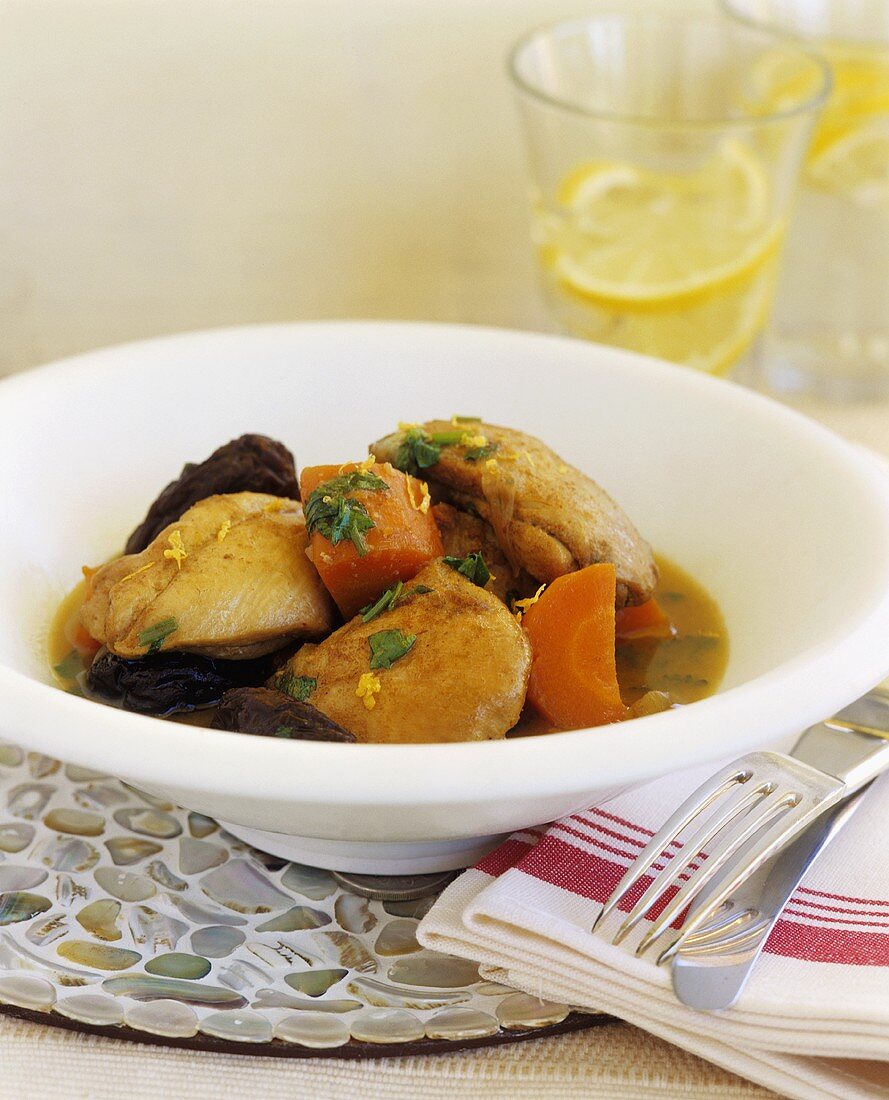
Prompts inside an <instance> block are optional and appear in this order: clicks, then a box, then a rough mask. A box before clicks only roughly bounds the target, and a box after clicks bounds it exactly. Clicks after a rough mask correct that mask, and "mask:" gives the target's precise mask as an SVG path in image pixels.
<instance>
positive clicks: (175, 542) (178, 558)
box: [164, 531, 188, 569]
mask: <svg viewBox="0 0 889 1100" xmlns="http://www.w3.org/2000/svg"><path fill="white" fill-rule="evenodd" d="M167 542H168V543H169V544H170V547H169V549H168V550H165V551H164V557H165V558H169V559H170V560H171V561H175V562H176V568H177V569H182V559H183V558H187V557H188V551H187V550H186V549H185V543H184V542H183V541H182V532H181V531H174V532H173V534H172V535H169V536H168V537H167Z"/></svg>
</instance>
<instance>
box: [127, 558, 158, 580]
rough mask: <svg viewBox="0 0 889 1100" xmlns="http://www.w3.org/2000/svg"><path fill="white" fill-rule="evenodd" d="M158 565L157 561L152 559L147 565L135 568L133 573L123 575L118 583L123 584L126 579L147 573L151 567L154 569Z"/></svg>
mask: <svg viewBox="0 0 889 1100" xmlns="http://www.w3.org/2000/svg"><path fill="white" fill-rule="evenodd" d="M156 565H157V562H156V561H150V562H148V564H147V565H140V566H139V568H138V569H134V570H133V572H132V573H127V575H126V576H125V577H121V578H120V580H119V581H118V582H117V583H118V584H123V582H124V581H128V580H129V579H130V578H131V577H138V576H139V574H140V573H146V572H148V570H149V569H154V567H155V566H156Z"/></svg>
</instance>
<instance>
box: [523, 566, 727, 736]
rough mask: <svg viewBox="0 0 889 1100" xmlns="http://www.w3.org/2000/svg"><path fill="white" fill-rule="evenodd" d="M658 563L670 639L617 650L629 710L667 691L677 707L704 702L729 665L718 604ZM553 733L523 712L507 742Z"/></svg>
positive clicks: (679, 571)
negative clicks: (652, 694) (653, 694)
mask: <svg viewBox="0 0 889 1100" xmlns="http://www.w3.org/2000/svg"><path fill="white" fill-rule="evenodd" d="M656 560H657V565H658V570H659V573H660V576H659V579H658V583H657V587H656V588H655V593H654V594H655V599H656V600H657V601H658V603H659V604H660V605H661V607H662V608H663V610H664V611H665V612H666V614H667V616H668V617H669V619H670V624H671V626H672V627H673V633H672V636H671V637H669V638H658V639H654V638H642V639H636V640H634V641H629V642H626V643H624V644H623V645H619V646H618V647H617V651H616V658H617V680H618V683H619V684H620V693H621V698H622V699H623V701H624V702H625V703H626V704H627V705H628V706H629V705H630V704H632V703H635V702H636V700H637V699H640V698H641V697H642V696H643V695H644V694H645V693H646V692H648V691H665V692H667V694H668V695H669V696H670V698H671V699H672V700H673V702H674V703H678V704H684V703H694V702H696V701H697V700H698V699H704V698H706V696H708V695H712V694H713V692H714V691H716V689H717V688H718V687H719V684H720V682H721V680H722V677H723V675H724V674H725V667H726V664H727V663H728V631H727V630H726V626H725V620H724V619H723V617H722V612H721V611H720V610H719V606H718V605H717V603H716V601H715V600H714V599H713V597H712V596H710V594H709V593H708V592H707V591H706V589H704V588H703V587H702V586H701V585H700V584H698V582H697V581H695V580H694V579H693V578H692V577H690V576H689V575H688V573H686V572H685V570H684V569H681V568H680V567H679V566H678V565H676V564H674V563H673V562H671V561H669V560H667V559H666V558H662V557H657V558H656ZM557 732H558V730H557V728H556V727H554V726H551V725H550V724H549V723H548V722H546V721H544V719H542V718H540V717H539V716H538V715H537V714H535V713H534V712H533V711H531V710H530V708H527V709H526V711H525V713H524V714H523V715H522V718H521V720H520V721H519V723H518V725H517V726H516V727H515V728H514V729H513V730H511V731H510V733H509V736H511V737H514V736H529V735H538V734H542V733H557Z"/></svg>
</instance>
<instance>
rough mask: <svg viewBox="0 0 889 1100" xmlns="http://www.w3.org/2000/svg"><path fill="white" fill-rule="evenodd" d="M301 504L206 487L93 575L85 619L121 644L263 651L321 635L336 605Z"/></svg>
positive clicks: (108, 640) (120, 648)
mask: <svg viewBox="0 0 889 1100" xmlns="http://www.w3.org/2000/svg"><path fill="white" fill-rule="evenodd" d="M307 546H308V536H307V534H306V525H305V520H304V519H303V513H302V506H301V505H300V504H298V503H297V502H296V501H292V500H286V499H284V498H282V497H275V496H269V495H267V494H265V493H231V494H227V495H221V496H212V497H207V498H206V499H205V500H202V501H200V502H199V503H197V504H195V505H193V506H192V507H191V508H189V509H188V511H187V512H185V513H184V515H182V516H181V517H180V518H179V519H178V520H177V521H176V522H175V523H171V524H170V525H169V526H168V527H165V528H164V529H163V530H162V531H161V532H160V534H159V535H158V536H157V537H156V538H155V539H154V540H153V541H152V542H151V543H150V544H149V545H148V546H147V547H146V548H145V549H144V550H143V551H142V552H141V553H139V554H128V555H126V556H125V557H122V558H117V559H116V560H115V561H112V562H109V563H108V564H107V565H105V566H103V567H102V568H101V569H99V570H98V572H96V573H95V574H93V576H92V577H91V578H90V583H89V587H88V594H87V598H86V599H85V601H84V604H83V607H82V608H81V612H80V618H81V622H82V623H83V625H84V627H85V628H86V629H87V630H88V631H89V633H90V634H91V635H92V636H93V637H94V638H96V639H97V640H98V641H100V642H102V643H104V644H105V645H106V646H107V647H108V649H109V650H111V652H112V653H116V654H118V655H119V656H121V657H128V658H133V657H143V656H145V654H146V653H149V652H157V650H158V649H161V648H163V649H165V650H168V649H175V650H188V651H190V652H192V653H203V654H205V655H206V656H208V657H224V658H243V657H258V656H261V655H262V654H264V653H271V652H273V651H274V650H276V649H280V648H281V647H282V646H284V645H286V644H287V643H288V642H289V641H292V640H294V639H301V638H319V637H323V636H324V635H325V634H327V633H328V632H329V631H330V630H331V629H332V628H333V625H334V622H335V618H334V610H333V605H332V603H331V600H330V597H329V595H328V594H327V590H326V589H325V588H324V585H323V584H322V583H321V578H320V577H319V576H318V573H317V571H316V570H315V567H314V566H313V565H312V563H311V562H310V561H309V560H308V558H307V557H306V548H307Z"/></svg>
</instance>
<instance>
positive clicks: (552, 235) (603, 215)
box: [541, 140, 783, 310]
mask: <svg viewBox="0 0 889 1100" xmlns="http://www.w3.org/2000/svg"><path fill="white" fill-rule="evenodd" d="M557 198H558V201H559V204H560V206H561V208H562V211H563V216H562V217H560V218H558V219H556V221H555V222H551V223H550V232H548V233H547V232H546V229H544V234H543V235H544V237H545V245H544V247H543V249H542V250H541V258H542V261H543V263H544V265H545V266H546V265H549V266H551V268H552V271H553V274H554V275H555V276H556V278H557V279H558V280H560V281H561V282H562V283H563V284H564V285H565V286H566V287H567V288H569V289H570V290H571V291H572V292H574V293H575V294H580V295H583V296H584V297H586V298H588V299H591V300H592V301H594V302H596V303H597V304H600V305H609V306H614V307H619V308H621V309H629V310H657V309H664V308H668V309H669V308H673V307H677V306H679V305H689V304H693V303H695V302H699V301H701V300H702V299H704V298H706V297H709V296H711V295H713V294H715V293H718V292H720V291H723V290H725V291H728V290H729V289H731V288H733V287H738V286H739V285H742V284H744V283H745V282H747V281H749V280H750V279H751V278H752V277H753V276H754V275H755V273H756V272H757V271H758V270H759V269H760V268H762V267H763V265H765V264H766V262H767V261H768V260H769V259H770V258H771V257H772V256H773V255H774V254H775V253H776V251H777V248H778V245H779V243H780V238H781V231H782V228H783V227H782V226H780V225H778V224H776V223H774V222H771V221H770V219H769V206H770V201H769V198H770V197H769V187H768V176H767V174H766V171H765V168H764V166H763V165H762V163H761V162H760V160H759V159H758V157H757V156H756V154H755V153H754V152H753V151H752V150H751V149H749V148H748V147H747V146H745V145H744V144H742V143H741V142H738V141H734V140H731V141H726V142H724V143H723V144H722V145H721V146H720V147H719V148H718V149H717V151H716V152H715V154H714V155H713V156H712V157H711V158H710V159H708V160H707V161H706V162H704V163H703V164H701V165H699V166H698V167H696V168H694V169H692V170H690V171H685V172H668V171H661V170H653V169H649V168H645V167H641V166H638V165H633V164H629V163H618V162H611V161H599V162H592V163H588V164H585V165H582V166H581V167H580V168H578V169H576V170H575V171H574V172H572V173H571V174H570V175H569V176H568V177H567V178H566V179H565V181H564V182H563V184H562V186H561V188H560V190H559V194H558V196H557ZM556 223H557V224H556Z"/></svg>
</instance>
